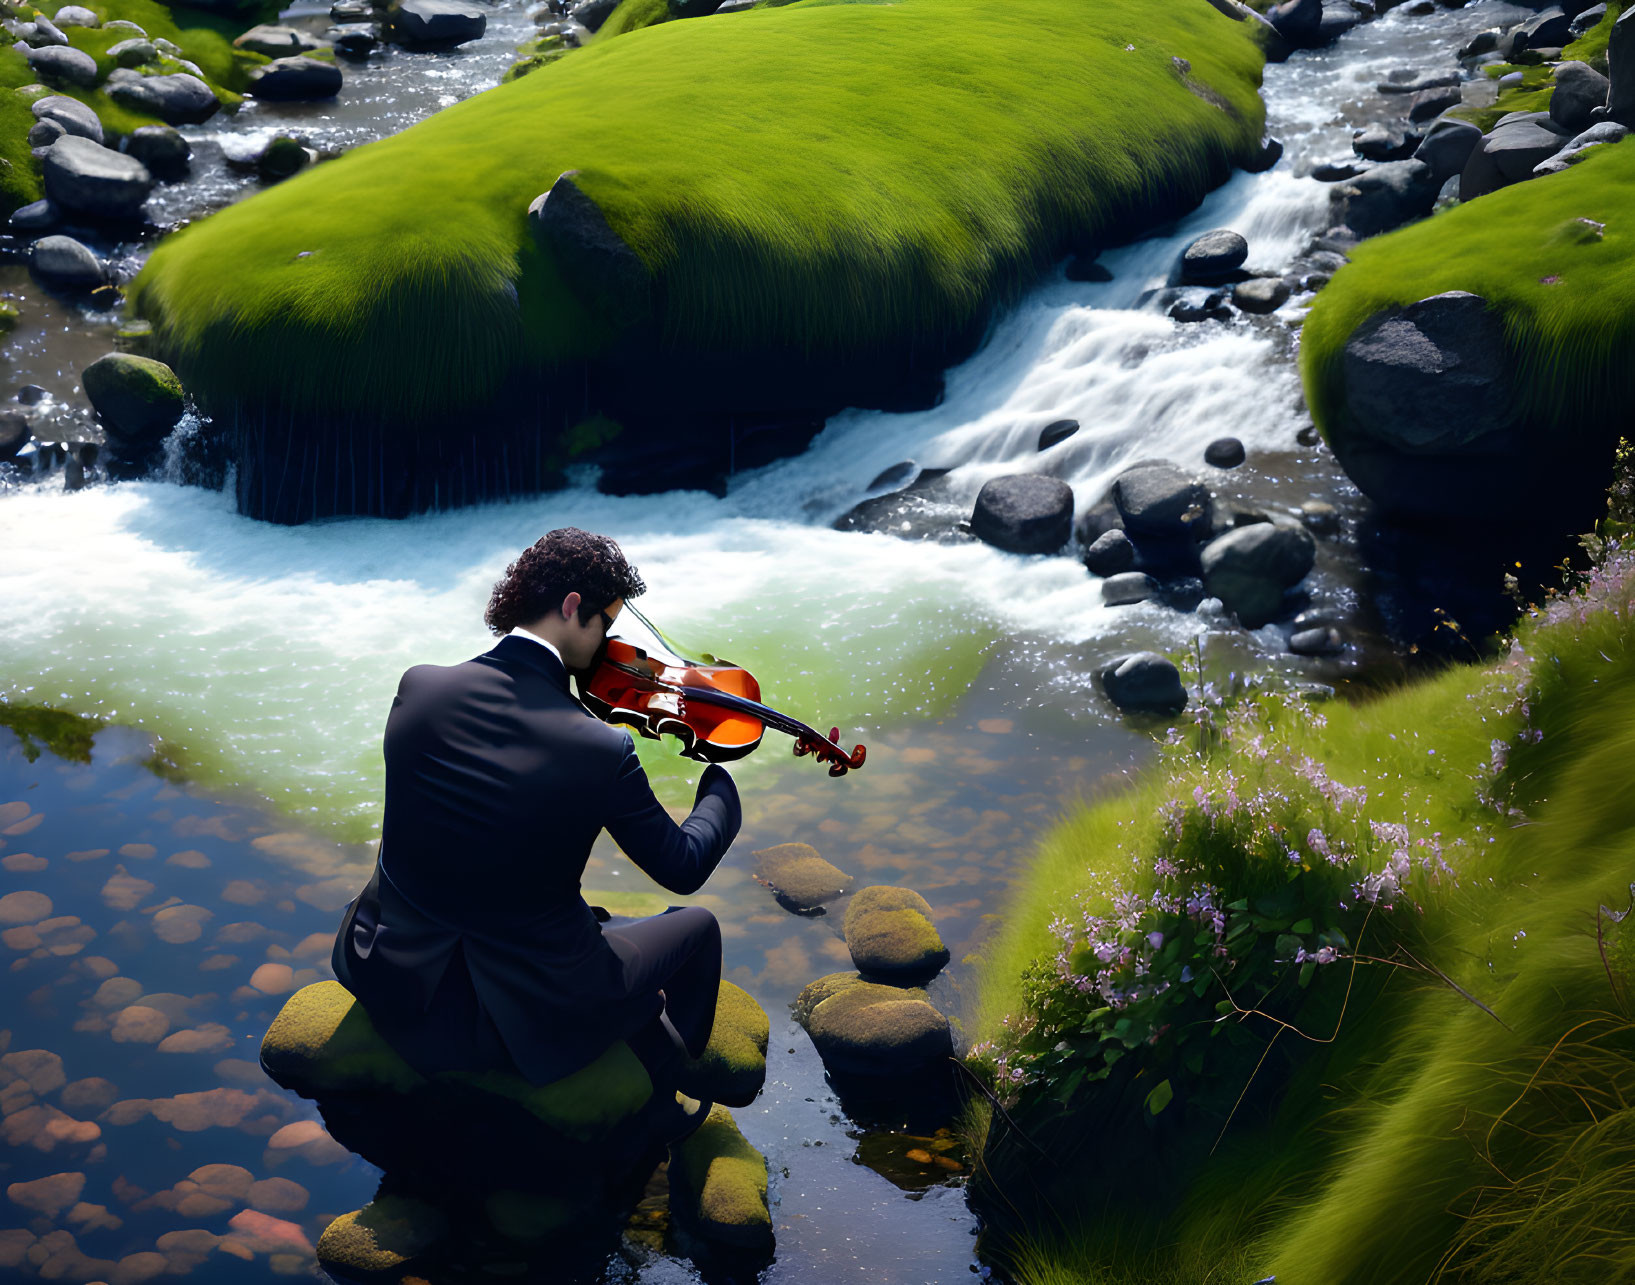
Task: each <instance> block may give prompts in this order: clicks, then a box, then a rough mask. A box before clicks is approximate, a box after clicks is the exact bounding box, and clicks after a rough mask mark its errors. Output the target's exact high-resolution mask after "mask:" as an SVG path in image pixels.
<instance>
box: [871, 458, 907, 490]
mask: <svg viewBox="0 0 1635 1285" xmlns="http://www.w3.org/2000/svg"><path fill="white" fill-rule="evenodd" d="M919 475H920V466H919V465H918V464H916V463H915V462H914V461H913V460H900V461H899V462H898V463H896V464H893V465H892V466H891V467H890V468H888V469H882V470H881V471H880V473H879V474H878V475H877V476H876V477H875V479H874V481H872V482H870V483H869V486H868V489H869V491H870V492H871V493H873V492H878V493H879V494H881V495H890V494H891V493H892V492H893V491H900V490H902V489H903V488H904V487H905V486H907V485H908V484H909V483H910V482H912V481H913V480H914V479H915V478H916V477H918V476H919Z"/></svg>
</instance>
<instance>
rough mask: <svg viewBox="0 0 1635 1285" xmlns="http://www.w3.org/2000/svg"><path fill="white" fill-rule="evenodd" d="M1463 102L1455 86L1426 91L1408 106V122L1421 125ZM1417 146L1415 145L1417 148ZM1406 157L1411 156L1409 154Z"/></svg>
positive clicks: (1416, 96) (1410, 153) (1461, 95)
mask: <svg viewBox="0 0 1635 1285" xmlns="http://www.w3.org/2000/svg"><path fill="white" fill-rule="evenodd" d="M1463 100H1464V95H1463V94H1461V93H1460V91H1459V87H1458V86H1457V85H1450V86H1448V87H1447V88H1446V89H1427V90H1425V91H1424V92H1423V93H1420V94H1415V95H1414V101H1413V102H1412V103H1411V104H1409V106H1408V120H1409V122H1410V123H1412V124H1415V125H1422V124H1424V123H1425V122H1426V121H1428V120H1434V119H1436V117H1438V116H1440V115H1441V114H1442V113H1443V112H1445V111H1447V110H1449V109H1450V108H1453V107H1457V106H1459V104H1460V103H1461V102H1462V101H1463ZM1417 146H1418V144H1415V147H1417ZM1408 155H1412V152H1409V153H1408Z"/></svg>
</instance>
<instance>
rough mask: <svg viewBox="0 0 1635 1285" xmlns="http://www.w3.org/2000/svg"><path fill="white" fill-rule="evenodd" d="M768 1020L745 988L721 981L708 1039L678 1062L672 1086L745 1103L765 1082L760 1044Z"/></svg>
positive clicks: (764, 1040) (763, 1043) (765, 1036)
mask: <svg viewBox="0 0 1635 1285" xmlns="http://www.w3.org/2000/svg"><path fill="white" fill-rule="evenodd" d="M771 1029H772V1024H771V1022H770V1021H769V1020H768V1018H767V1015H766V1010H765V1009H764V1008H762V1007H761V1006H760V1005H759V1004H757V1003H756V1002H755V1001H754V999H752V998H751V997H750V994H749V992H748V991H746V990H744V989H743V988H742V987H740V986H735V985H733V984H732V983H731V982H728V981H723V982H722V983H721V992H720V995H719V996H718V997H717V999H716V1001H715V1025H714V1026H713V1027H711V1028H710V1042H709V1044H708V1046H707V1047H706V1048H705V1049H704V1053H703V1055H702V1056H701V1057H699V1058H697V1059H696V1060H692V1059H689V1060H688V1061H687V1063H686V1064H685V1065H684V1066H683V1068H682V1072H681V1077H680V1081H679V1084H678V1086H677V1087H679V1088H680V1089H681V1091H682V1092H683V1093H686V1094H689V1095H691V1096H692V1097H695V1098H707V1099H709V1100H710V1101H713V1102H724V1103H726V1104H727V1105H728V1106H734V1107H747V1106H748V1105H749V1104H750V1103H751V1102H753V1101H755V1099H756V1097H757V1096H759V1094H760V1092H761V1086H762V1085H764V1084H765V1083H766V1044H767V1039H768V1037H769V1036H770V1034H771Z"/></svg>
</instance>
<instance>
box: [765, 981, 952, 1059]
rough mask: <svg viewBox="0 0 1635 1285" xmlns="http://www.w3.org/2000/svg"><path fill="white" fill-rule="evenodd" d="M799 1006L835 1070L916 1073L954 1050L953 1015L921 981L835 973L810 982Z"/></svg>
mask: <svg viewBox="0 0 1635 1285" xmlns="http://www.w3.org/2000/svg"><path fill="white" fill-rule="evenodd" d="M793 1007H794V1015H795V1020H796V1021H797V1022H798V1023H799V1024H800V1026H801V1027H802V1029H803V1030H805V1032H806V1033H807V1034H808V1035H809V1036H811V1038H812V1044H813V1046H814V1047H815V1048H816V1049H817V1051H818V1056H819V1057H821V1058H822V1059H823V1065H824V1066H825V1067H827V1068H828V1069H829V1070H830V1071H831V1072H838V1073H840V1074H841V1075H856V1076H870V1077H879V1078H892V1079H912V1078H914V1077H915V1076H917V1075H923V1074H925V1073H926V1072H928V1071H930V1070H932V1069H934V1068H935V1067H937V1066H938V1065H939V1064H941V1063H943V1062H945V1061H946V1060H947V1059H948V1058H949V1057H951V1056H953V1052H954V1040H953V1033H952V1032H951V1031H950V1030H949V1027H948V1019H947V1018H946V1017H944V1016H943V1015H942V1014H941V1013H940V1012H938V1011H937V1008H936V1006H935V1005H934V1004H932V1003H931V1000H930V998H929V997H928V996H927V995H926V993H925V992H924V991H923V990H921V989H919V988H918V987H909V986H887V985H884V984H882V983H879V982H867V981H864V980H863V979H862V978H861V977H859V976H858V975H857V974H856V973H831V974H829V975H828V976H827V977H820V978H818V979H817V981H815V982H811V983H809V984H808V985H807V986H806V988H805V989H804V990H802V991H801V993H800V994H799V995H797V996H796V997H795V1003H794V1006H793Z"/></svg>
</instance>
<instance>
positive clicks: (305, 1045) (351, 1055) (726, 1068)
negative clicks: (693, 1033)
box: [261, 981, 767, 1203]
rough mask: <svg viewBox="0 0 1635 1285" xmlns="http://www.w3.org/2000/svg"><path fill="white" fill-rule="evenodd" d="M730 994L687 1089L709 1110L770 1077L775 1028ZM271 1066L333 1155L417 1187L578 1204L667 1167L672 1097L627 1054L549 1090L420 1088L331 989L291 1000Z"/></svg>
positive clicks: (489, 1075)
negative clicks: (337, 1147) (706, 1100)
mask: <svg viewBox="0 0 1635 1285" xmlns="http://www.w3.org/2000/svg"><path fill="white" fill-rule="evenodd" d="M727 985H730V983H729V984H727ZM723 989H724V993H723V995H722V998H721V1000H720V1001H719V1002H718V1003H719V1007H718V1020H717V1024H716V1030H715V1031H714V1032H712V1035H711V1042H710V1047H709V1048H708V1049H707V1050H706V1052H705V1055H704V1057H703V1058H702V1059H700V1060H699V1062H698V1063H694V1064H692V1065H691V1066H690V1067H688V1068H687V1069H686V1074H687V1082H688V1084H690V1085H691V1086H692V1087H693V1089H694V1090H695V1091H703V1092H705V1093H706V1095H707V1096H723V1097H724V1096H727V1095H730V1096H731V1097H732V1099H733V1100H739V1099H742V1100H746V1101H748V1100H753V1098H754V1095H755V1093H756V1092H758V1091H759V1089H760V1083H761V1081H762V1080H764V1078H765V1074H766V1061H765V1050H766V1040H767V1019H766V1014H765V1013H764V1012H762V1011H761V1009H760V1007H759V1005H757V1004H756V1003H755V1001H754V1000H752V999H750V997H749V996H748V995H747V994H745V993H744V992H743V991H741V990H739V989H738V988H737V987H732V988H731V990H730V991H727V990H726V989H725V987H724V988H723ZM757 1040H758V1044H757ZM261 1063H262V1066H263V1067H265V1068H266V1071H267V1074H268V1075H270V1076H271V1077H272V1078H273V1079H274V1080H275V1081H277V1082H278V1083H279V1084H280V1085H282V1086H283V1087H285V1088H287V1089H289V1090H291V1091H293V1092H295V1093H299V1094H300V1095H301V1096H302V1097H306V1098H311V1099H313V1100H314V1101H315V1102H316V1103H317V1104H318V1110H319V1112H320V1114H321V1115H322V1116H323V1118H324V1123H325V1125H326V1126H327V1127H328V1128H329V1131H330V1133H331V1134H333V1135H334V1137H335V1138H336V1140H337V1141H339V1142H340V1143H341V1144H342V1145H344V1146H346V1147H348V1148H349V1149H351V1150H353V1151H355V1152H357V1153H358V1154H359V1155H361V1156H363V1157H364V1158H365V1159H367V1160H368V1161H370V1162H371V1163H372V1164H375V1165H378V1166H379V1167H380V1168H382V1169H384V1170H386V1171H387V1173H389V1174H391V1175H393V1176H394V1177H396V1178H400V1179H402V1180H403V1181H405V1182H408V1183H410V1184H411V1185H415V1186H419V1187H425V1188H427V1189H432V1190H437V1189H441V1188H446V1187H450V1186H464V1187H466V1188H469V1189H470V1190H472V1191H476V1192H483V1193H490V1192H494V1191H498V1190H504V1189H512V1188H514V1189H517V1190H520V1191H524V1192H532V1193H539V1194H544V1195H547V1196H557V1197H561V1198H565V1199H568V1200H569V1201H570V1202H573V1203H581V1202H583V1201H584V1200H585V1199H586V1198H587V1193H590V1194H591V1195H592V1196H593V1195H594V1192H595V1190H596V1189H597V1188H598V1187H599V1186H600V1185H601V1184H602V1183H603V1182H604V1181H615V1180H617V1179H619V1178H621V1177H622V1176H624V1175H625V1174H627V1173H628V1172H629V1171H630V1170H631V1169H632V1168H633V1167H637V1166H639V1164H640V1163H641V1162H642V1161H643V1160H644V1159H648V1158H651V1157H653V1156H655V1155H656V1154H657V1151H658V1149H660V1148H661V1147H662V1140H663V1136H664V1135H663V1132H662V1130H663V1127H664V1121H665V1117H666V1115H667V1114H668V1113H669V1108H668V1106H667V1105H666V1098H667V1097H668V1096H669V1094H670V1092H672V1091H673V1088H674V1087H675V1086H664V1087H663V1089H662V1090H661V1091H657V1092H656V1091H655V1086H654V1085H653V1083H652V1081H651V1079H650V1078H649V1076H648V1073H647V1071H646V1070H645V1069H644V1067H643V1066H642V1064H641V1062H640V1061H639V1060H638V1059H637V1057H636V1055H635V1054H634V1053H633V1052H632V1051H631V1050H630V1047H629V1046H628V1045H627V1044H625V1043H623V1042H620V1043H617V1044H615V1045H613V1046H612V1047H611V1048H609V1049H608V1051H607V1052H606V1053H604V1054H603V1055H602V1056H601V1057H600V1058H599V1059H597V1060H596V1061H595V1062H593V1063H592V1064H591V1065H590V1066H588V1067H585V1068H584V1069H582V1070H580V1071H578V1072H575V1073H574V1074H573V1075H570V1076H567V1077H565V1078H564V1079H562V1080H558V1081H556V1082H554V1083H552V1084H548V1085H543V1086H538V1085H533V1084H530V1083H528V1081H526V1080H524V1079H522V1078H521V1077H520V1076H517V1075H509V1074H504V1073H500V1072H486V1073H482V1074H474V1073H464V1072H444V1073H440V1074H437V1075H433V1076H430V1077H427V1076H422V1075H420V1074H418V1073H417V1072H416V1071H414V1070H413V1069H412V1068H411V1067H410V1066H409V1065H408V1064H407V1063H405V1062H404V1061H403V1059H402V1058H401V1057H399V1056H398V1055H397V1053H396V1052H394V1051H393V1050H392V1048H391V1047H390V1046H389V1045H388V1044H387V1043H386V1042H385V1040H383V1039H382V1038H381V1037H380V1035H379V1034H378V1033H377V1032H376V1030H375V1028H374V1026H373V1025H372V1024H371V1023H370V1021H369V1017H368V1015H367V1014H366V1013H365V1012H364V1010H363V1007H362V1005H360V1004H359V1003H358V1002H357V1001H356V1000H355V999H354V998H353V997H352V995H351V994H350V993H349V992H348V991H347V990H346V989H345V988H344V987H343V986H341V985H340V983H338V982H334V981H324V982H316V983H314V984H313V985H311V986H306V987H303V988H302V989H301V990H299V991H297V992H296V993H295V994H294V995H292V996H290V998H289V1000H288V1001H286V1003H285V1005H284V1008H283V1010H282V1011H281V1012H280V1013H279V1015H278V1017H277V1018H276V1019H274V1021H273V1024H272V1026H271V1027H270V1028H269V1029H268V1031H267V1035H266V1037H265V1039H264V1040H263V1041H262V1046H261ZM717 1078H719V1081H720V1082H719V1083H717ZM717 1088H718V1089H720V1090H721V1093H719V1094H710V1093H708V1090H710V1089H717ZM746 1095H747V1096H746Z"/></svg>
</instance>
